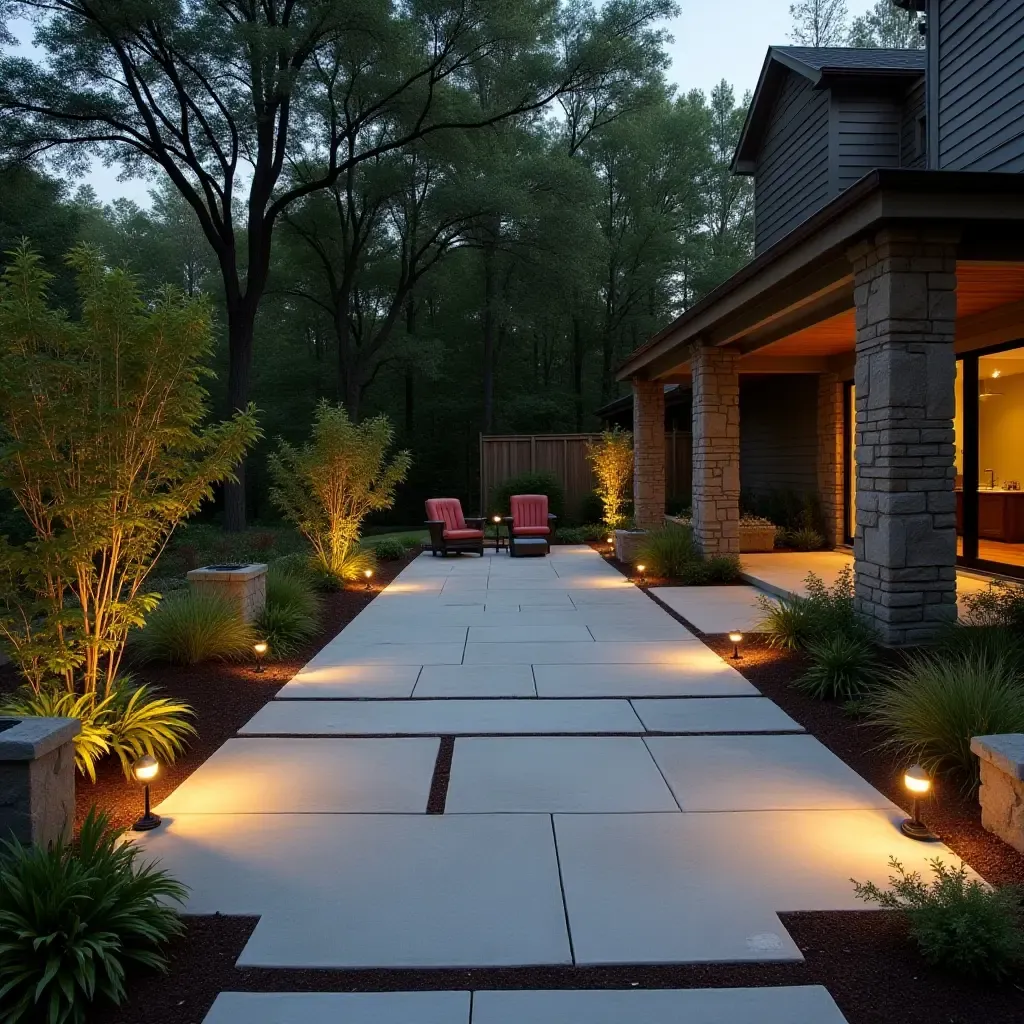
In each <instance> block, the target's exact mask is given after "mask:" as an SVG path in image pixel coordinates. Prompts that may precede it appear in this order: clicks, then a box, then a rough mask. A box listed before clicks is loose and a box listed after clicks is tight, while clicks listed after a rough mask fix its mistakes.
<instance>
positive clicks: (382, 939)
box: [141, 814, 571, 1024]
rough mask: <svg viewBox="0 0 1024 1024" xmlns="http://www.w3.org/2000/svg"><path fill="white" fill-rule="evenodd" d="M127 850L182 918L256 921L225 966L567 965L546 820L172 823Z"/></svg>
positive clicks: (227, 819) (350, 818)
mask: <svg viewBox="0 0 1024 1024" xmlns="http://www.w3.org/2000/svg"><path fill="white" fill-rule="evenodd" d="M141 845H143V846H144V848H145V851H146V853H147V855H152V856H155V857H158V858H159V859H160V862H161V864H162V866H163V867H165V868H166V869H167V870H169V871H170V873H171V874H172V875H173V876H174V877H175V878H177V879H179V880H180V881H182V882H184V883H185V884H186V885H188V886H189V887H190V889H191V891H190V894H189V898H188V902H187V905H186V912H187V913H190V914H213V913H222V914H247V915H260V921H259V924H258V925H257V926H256V930H255V931H254V932H253V934H252V937H251V938H250V940H249V942H248V944H247V945H246V947H245V949H244V950H243V951H242V955H241V956H240V958H239V960H238V964H239V966H243V967H295V968H299V967H310V968H313V967H326V968H331V967H333V968H348V967H352V968H364V967H424V968H426V967H495V966H526V965H531V964H568V963H570V962H571V958H570V952H569V940H568V935H567V932H566V926H565V913H564V909H563V906H562V898H561V889H560V885H559V876H558V863H557V859H556V856H555V848H554V839H553V835H552V829H551V819H550V818H549V817H548V816H547V815H528V814H504V815H502V814H484V815H450V816H449V815H418V816H405V815H347V814H307V815H288V814H241V815H218V814H182V815H176V816H174V817H173V819H171V820H168V821H166V822H165V824H164V826H163V827H162V828H160V829H159V830H157V831H155V832H149V833H147V834H146V835H145V837H144V838H143V839H142V840H141ZM417 1024H418V1022H417Z"/></svg>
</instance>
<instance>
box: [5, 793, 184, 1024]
mask: <svg viewBox="0 0 1024 1024" xmlns="http://www.w3.org/2000/svg"><path fill="white" fill-rule="evenodd" d="M122 834H123V831H116V830H110V829H108V827H107V817H106V815H104V814H99V813H97V812H96V810H95V808H94V809H93V810H92V811H90V812H89V815H88V817H87V818H86V820H85V823H84V824H83V825H82V830H81V833H80V834H79V837H78V841H77V842H76V843H71V842H67V841H59V842H57V843H54V844H52V845H50V846H48V847H44V846H28V847H26V846H22V845H21V844H19V843H16V842H13V843H7V844H5V845H4V846H3V847H2V852H0V1004H2V1005H0V1021H3V1024H35V1022H37V1021H39V1022H42V1021H45V1022H46V1024H84V1022H85V1021H86V1019H87V1016H88V1014H89V1008H90V1007H91V1006H92V1004H93V1003H94V1002H97V1001H104V1002H110V1003H115V1004H120V1003H121V1002H123V1000H124V996H125V988H124V982H125V971H126V968H128V967H133V966H138V967H145V968H150V969H156V970H159V971H166V967H167V959H166V957H165V955H164V952H163V947H164V946H165V945H166V944H167V942H168V940H170V939H172V938H174V937H175V936H178V935H180V934H182V932H183V931H184V928H183V926H182V923H181V919H180V918H179V916H178V913H177V911H176V910H175V909H174V908H173V907H172V906H170V905H169V904H171V903H179V904H181V903H184V901H185V898H186V895H187V889H186V888H185V886H183V885H182V884H181V883H179V882H177V881H175V880H174V879H172V878H171V877H170V875H168V873H167V872H166V871H163V870H160V869H158V868H156V867H155V866H153V865H152V864H146V863H142V862H141V861H140V860H139V849H138V847H136V846H135V845H134V844H133V843H130V842H129V843H122V842H120V839H121V836H122Z"/></svg>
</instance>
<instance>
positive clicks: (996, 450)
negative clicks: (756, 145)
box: [619, 170, 1024, 644]
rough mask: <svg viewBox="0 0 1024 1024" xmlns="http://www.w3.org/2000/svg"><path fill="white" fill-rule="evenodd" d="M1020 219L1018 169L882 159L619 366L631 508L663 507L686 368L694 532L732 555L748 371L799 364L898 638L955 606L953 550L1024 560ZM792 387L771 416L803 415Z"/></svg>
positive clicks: (965, 560)
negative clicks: (916, 165) (674, 386)
mask: <svg viewBox="0 0 1024 1024" xmlns="http://www.w3.org/2000/svg"><path fill="white" fill-rule="evenodd" d="M1022 221H1024V182H1022V181H1021V179H1020V176H1019V175H993V174H972V173H951V172H942V173H936V172H917V171H892V170H888V171H887V170H881V171H875V172H873V173H872V174H869V175H867V176H866V177H865V178H863V179H861V181H860V182H858V183H857V184H856V185H854V186H852V187H851V188H849V189H848V190H846V191H845V192H844V193H842V195H840V196H839V197H838V198H837V199H835V200H834V201H833V202H832V203H830V204H829V205H828V206H826V207H825V208H824V209H822V210H821V211H820V212H819V213H818V214H816V215H814V216H813V217H811V218H810V219H808V220H807V221H805V222H804V223H803V224H802V225H800V226H799V227H798V228H797V229H795V230H794V231H793V232H791V233H790V234H789V235H787V236H786V237H785V238H783V239H781V240H780V241H779V242H777V243H776V244H775V245H774V246H772V247H771V248H770V249H768V250H766V251H765V252H763V253H762V254H761V255H759V256H758V257H757V258H756V259H754V260H753V261H752V262H751V263H750V264H748V265H747V266H746V267H745V268H744V269H743V270H741V271H740V272H739V273H738V274H736V275H734V276H733V277H732V278H731V279H730V280H729V281H727V282H726V283H725V284H723V285H722V286H721V287H719V288H718V289H717V290H716V291H714V292H713V293H711V294H710V295H709V296H707V297H706V298H705V299H704V300H702V301H701V302H700V303H698V304H697V305H695V306H694V307H692V308H691V309H689V310H688V311H687V312H686V313H684V314H683V315H682V316H680V317H679V318H678V319H677V320H676V321H675V322H673V323H672V324H670V325H669V326H668V327H666V328H665V330H663V331H662V332H661V333H660V334H658V335H657V336H655V337H654V338H653V339H651V341H650V342H649V343H648V344H647V345H645V346H644V347H643V348H641V349H639V350H637V351H636V352H635V353H634V354H633V355H632V356H631V357H630V359H629V360H628V361H627V362H626V364H625V365H624V366H623V367H622V369H621V371H620V375H619V376H620V379H622V380H630V381H631V383H632V387H633V401H634V438H635V446H636V459H635V478H634V498H635V514H636V519H637V522H638V525H641V526H647V527H651V526H656V525H658V524H659V523H660V522H661V521H662V515H663V511H664V501H665V493H664V469H663V466H664V452H663V449H662V446H663V444H664V431H663V429H662V424H663V418H664V409H663V405H664V395H665V385H666V384H671V383H679V384H683V385H685V386H689V387H690V388H692V439H693V442H692V443H693V522H694V531H695V534H696V537H697V540H698V542H699V543H700V545H701V547H702V548H703V550H704V551H705V553H707V554H738V553H739V519H740V487H741V481H740V408H741V404H740V381H741V377H742V378H743V379H744V380H748V381H749V380H750V379H751V378H761V379H762V380H765V381H768V382H769V387H770V382H771V380H772V379H773V376H776V375H783V374H784V375H807V376H810V377H812V378H813V380H814V387H813V388H811V389H805V390H804V393H805V394H809V395H812V396H813V403H814V406H815V408H814V410H813V413H814V421H815V423H816V443H815V445H814V448H813V455H812V456H809V457H810V458H813V461H814V467H813V479H814V480H815V483H816V489H817V494H818V498H819V500H820V503H821V508H822V510H823V513H824V519H825V525H826V532H827V534H828V536H827V540H828V542H829V543H830V544H831V545H842V544H844V543H849V542H852V545H853V551H854V561H855V579H856V589H857V606H858V610H859V611H860V613H861V614H862V615H863V616H864V617H865V618H866V619H868V620H869V621H871V622H872V623H873V624H874V625H875V627H876V628H877V629H878V631H879V633H880V634H881V636H882V637H883V638H884V640H885V641H886V642H887V643H890V644H909V643H915V642H917V641H920V640H924V639H926V638H927V637H928V636H930V635H931V634H932V633H934V631H935V630H936V629H937V628H938V627H940V626H941V625H942V624H943V623H946V622H949V621H952V620H953V619H954V618H955V616H956V599H957V573H956V570H957V565H958V563H959V564H960V565H961V566H962V567H965V568H970V569H972V570H975V571H978V570H988V571H993V572H999V573H1004V574H1009V575H1015V574H1020V575H1024V491H1021V490H1020V489H1019V488H1020V486H1021V484H1022V482H1024V444H1021V440H1024V342H1022V338H1024V231H1022V226H1024V225H1022V224H1021V222H1022ZM777 379H779V380H780V381H781V377H778V378H777ZM1018 383H1019V384H1020V385H1021V387H1020V394H1019V395H1018V394H1017V385H1018ZM784 393H787V392H784V391H783V390H782V389H780V390H779V394H780V401H779V403H778V408H777V409H775V410H774V412H773V415H775V416H777V417H778V419H779V421H780V422H785V421H786V419H788V418H791V417H794V416H796V415H801V416H803V417H805V418H806V417H807V415H808V411H809V410H808V409H806V408H800V409H796V408H793V407H791V406H790V404H789V403H788V402H787V401H785V400H784V399H782V398H781V396H782V395H783V394H784ZM748 433H749V431H748ZM1014 438H1016V440H1014ZM747 463H748V464H749V463H750V456H749V454H748V456H747ZM744 471H745V472H747V471H748V470H747V466H746V465H745V467H744Z"/></svg>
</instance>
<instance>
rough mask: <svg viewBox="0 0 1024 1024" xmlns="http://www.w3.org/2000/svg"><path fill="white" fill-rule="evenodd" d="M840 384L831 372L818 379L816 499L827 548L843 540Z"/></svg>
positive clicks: (820, 375) (841, 405) (841, 397)
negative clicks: (819, 508) (822, 520)
mask: <svg viewBox="0 0 1024 1024" xmlns="http://www.w3.org/2000/svg"><path fill="white" fill-rule="evenodd" d="M843 440H844V439H843V385H842V382H841V381H840V380H839V378H838V377H837V376H836V375H835V374H834V373H822V374H819V376H818V497H819V499H820V500H821V512H822V518H823V519H824V521H825V540H826V542H827V543H828V544H829V546H831V547H835V545H836V544H842V543H843V541H845V540H846V526H845V523H844V522H843V512H844V504H845V502H844V499H843V482H844V481H843V468H844V467H843Z"/></svg>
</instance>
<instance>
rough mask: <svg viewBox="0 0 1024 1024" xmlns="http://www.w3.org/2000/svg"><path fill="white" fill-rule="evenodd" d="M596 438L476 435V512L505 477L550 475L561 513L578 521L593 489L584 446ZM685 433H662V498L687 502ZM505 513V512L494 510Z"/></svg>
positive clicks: (689, 471)
mask: <svg viewBox="0 0 1024 1024" xmlns="http://www.w3.org/2000/svg"><path fill="white" fill-rule="evenodd" d="M600 436H601V435H600V434H492V435H486V434H481V435H480V512H481V514H488V513H490V512H491V511H495V510H492V509H491V507H490V505H489V496H490V495H491V494H492V493H493V491H494V489H495V488H496V487H498V486H499V485H500V484H502V483H504V481H506V480H507V479H508V478H509V477H513V476H518V475H519V474H520V473H552V474H554V476H555V477H556V479H558V481H559V482H560V483H561V485H562V490H563V491H564V493H565V508H566V512H567V513H568V514H569V515H570V516H572V517H574V518H575V517H578V516H579V514H580V509H581V506H582V503H583V499H584V498H585V497H586V496H587V495H588V494H589V493H590V492H591V491H592V490H593V489H594V488H595V486H596V485H597V481H596V480H595V479H594V474H593V471H592V470H591V468H590V463H589V462H587V444H588V443H590V442H592V441H595V440H596V439H597V438H599V437H600ZM691 467H692V453H691V445H690V433H689V431H685V432H684V431H680V430H673V431H669V432H666V434H665V495H666V497H667V498H668V499H669V500H684V501H688V500H689V496H690V485H691V481H692V469H691ZM496 511H505V510H501V509H499V510H496Z"/></svg>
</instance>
